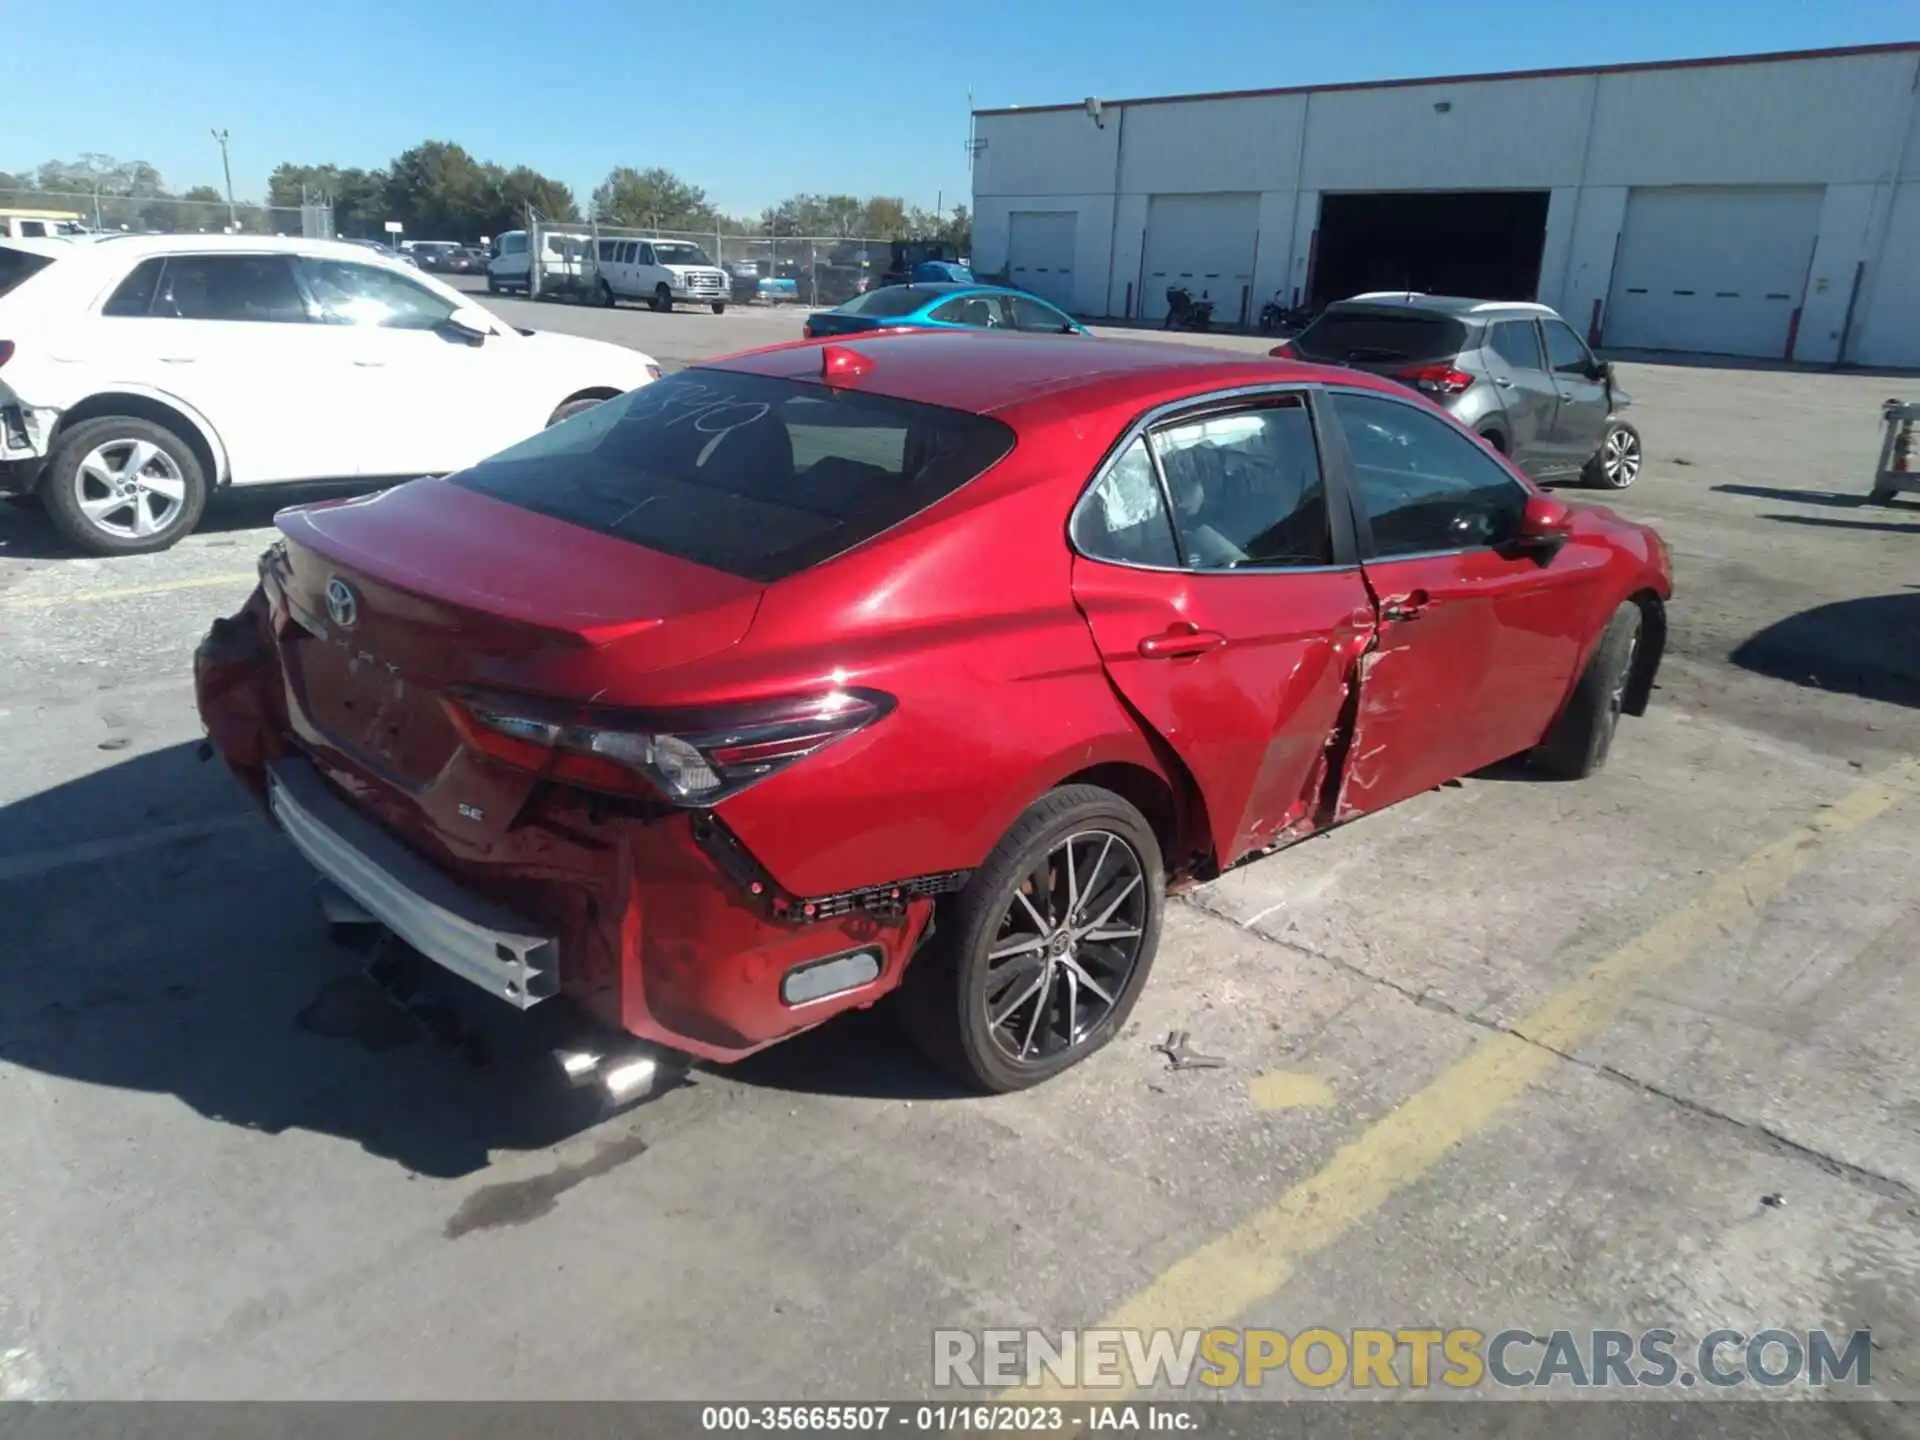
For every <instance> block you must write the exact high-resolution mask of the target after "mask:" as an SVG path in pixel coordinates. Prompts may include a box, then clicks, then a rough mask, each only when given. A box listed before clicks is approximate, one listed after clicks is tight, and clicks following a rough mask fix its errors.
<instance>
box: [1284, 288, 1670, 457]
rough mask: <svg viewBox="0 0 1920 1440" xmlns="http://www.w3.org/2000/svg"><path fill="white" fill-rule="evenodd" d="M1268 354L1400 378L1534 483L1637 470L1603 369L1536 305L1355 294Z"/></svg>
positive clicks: (1636, 441)
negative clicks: (1510, 462)
mask: <svg viewBox="0 0 1920 1440" xmlns="http://www.w3.org/2000/svg"><path fill="white" fill-rule="evenodd" d="M1272 353H1273V354H1275V355H1277V356H1282V357H1285V358H1288V359H1300V360H1311V361H1314V362H1316V363H1319V364H1323V365H1347V366H1351V367H1352V368H1354V369H1356V370H1366V371H1369V372H1371V373H1373V374H1375V375H1385V376H1389V377H1391V378H1393V379H1396V380H1402V381H1405V382H1406V383H1407V384H1408V385H1411V386H1413V387H1414V388H1416V389H1418V390H1420V391H1421V392H1422V393H1423V394H1425V395H1427V396H1428V397H1429V398H1430V399H1432V400H1433V402H1434V403H1435V404H1437V405H1439V406H1441V407H1442V408H1443V409H1445V410H1447V411H1448V412H1449V413H1450V414H1452V415H1453V417H1454V418H1455V419H1456V420H1458V421H1460V422H1461V424H1463V425H1465V426H1467V427H1468V428H1469V429H1471V430H1474V431H1476V432H1478V433H1479V434H1480V435H1481V436H1482V437H1484V438H1485V440H1486V441H1487V443H1488V444H1489V445H1491V446H1493V447H1494V449H1496V450H1498V451H1499V452H1500V453H1501V454H1503V455H1506V456H1508V457H1509V458H1510V459H1512V461H1513V462H1514V463H1515V464H1516V465H1518V466H1519V467H1520V468H1521V469H1522V470H1524V471H1525V472H1526V473H1527V474H1528V475H1530V476H1532V477H1533V478H1534V479H1536V480H1571V479H1574V478H1576V477H1577V478H1579V479H1581V480H1584V481H1585V482H1586V483H1587V484H1589V485H1596V486H1599V487H1601V488H1602V489H1607V490H1624V489H1626V488H1627V486H1629V485H1631V484H1633V482H1634V481H1635V480H1636V479H1637V478H1638V477H1639V474H1640V432H1639V431H1637V430H1635V429H1634V428H1633V426H1631V425H1629V424H1628V423H1627V422H1626V421H1625V420H1622V419H1621V418H1620V412H1621V410H1623V409H1625V408H1626V405H1627V403H1628V397H1627V394H1626V392H1625V391H1624V390H1622V389H1621V388H1620V387H1619V385H1618V384H1616V383H1615V381H1614V378H1613V367H1612V366H1611V365H1609V364H1608V363H1607V362H1606V361H1604V360H1599V359H1596V358H1595V357H1594V354H1593V352H1592V351H1591V350H1589V349H1588V348H1587V346H1586V342H1585V341H1583V340H1582V339H1581V338H1580V336H1579V335H1578V334H1577V333H1576V332H1575V330H1574V328H1573V327H1572V326H1571V325H1569V324H1567V322H1566V321H1565V320H1563V319H1561V318H1560V316H1559V315H1557V314H1556V313H1555V312H1554V311H1552V310H1551V309H1549V308H1548V307H1547V306H1545V305H1535V304H1531V303H1529V302H1526V301H1520V300H1464V299H1460V298H1458V297H1455V296H1450V295H1420V294H1403V293H1401V292H1400V291H1397V290H1396V291H1393V292H1391V293H1385V294H1377V295H1356V296H1354V297H1353V298H1352V299H1350V300H1339V301H1336V302H1334V303H1333V304H1331V305H1329V306H1328V307H1327V308H1326V309H1325V310H1323V311H1321V312H1320V316H1319V318H1318V319H1316V320H1315V321H1314V322H1313V323H1312V324H1311V325H1309V326H1307V328H1306V329H1304V330H1302V331H1301V332H1300V333H1299V334H1298V335H1296V336H1294V337H1293V338H1292V339H1291V340H1288V341H1285V342H1283V343H1282V344H1280V345H1278V346H1276V347H1275V348H1274V350H1273V352H1272Z"/></svg>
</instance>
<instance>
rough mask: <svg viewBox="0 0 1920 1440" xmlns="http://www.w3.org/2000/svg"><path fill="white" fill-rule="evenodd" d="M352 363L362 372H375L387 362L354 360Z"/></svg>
mask: <svg viewBox="0 0 1920 1440" xmlns="http://www.w3.org/2000/svg"><path fill="white" fill-rule="evenodd" d="M353 363H354V364H356V365H358V366H359V367H360V368H361V369H363V370H377V369H379V368H380V367H381V366H383V365H385V364H386V363H387V362H386V361H384V360H356V361H354V362H353Z"/></svg>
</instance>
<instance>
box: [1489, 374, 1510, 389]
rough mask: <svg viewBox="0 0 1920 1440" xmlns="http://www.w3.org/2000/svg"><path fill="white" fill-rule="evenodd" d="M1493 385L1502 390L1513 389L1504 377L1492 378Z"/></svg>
mask: <svg viewBox="0 0 1920 1440" xmlns="http://www.w3.org/2000/svg"><path fill="white" fill-rule="evenodd" d="M1493 383H1494V384H1496V385H1498V386H1499V387H1500V388H1501V389H1502V390H1511V389H1512V388H1513V382H1512V381H1511V380H1509V379H1507V378H1506V376H1504V375H1496V376H1494V377H1493Z"/></svg>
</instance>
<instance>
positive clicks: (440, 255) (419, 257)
mask: <svg viewBox="0 0 1920 1440" xmlns="http://www.w3.org/2000/svg"><path fill="white" fill-rule="evenodd" d="M406 253H407V254H408V255H411V256H412V257H413V263H414V264H416V265H418V266H419V267H420V268H421V269H422V270H432V271H435V272H437V273H440V274H445V273H446V272H447V271H449V270H451V269H452V268H453V266H452V263H451V262H452V260H453V257H454V256H455V255H458V254H460V253H461V248H460V246H458V245H456V244H455V243H454V242H453V241H451V240H415V241H414V242H413V243H412V244H410V245H408V246H407V247H406Z"/></svg>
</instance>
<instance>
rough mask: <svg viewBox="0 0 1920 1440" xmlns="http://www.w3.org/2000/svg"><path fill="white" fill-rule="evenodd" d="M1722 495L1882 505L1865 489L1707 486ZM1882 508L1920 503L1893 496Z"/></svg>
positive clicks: (1836, 505)
mask: <svg viewBox="0 0 1920 1440" xmlns="http://www.w3.org/2000/svg"><path fill="white" fill-rule="evenodd" d="M1709 488H1710V489H1712V490H1715V491H1717V492H1718V493H1720V494H1722V495H1747V496H1751V497H1752V498H1754V499H1756V500H1785V501H1788V502H1790V503H1792V504H1795V505H1827V506H1831V507H1832V508H1833V509H1836V510H1859V509H1866V508H1872V509H1876V510H1878V509H1881V508H1883V507H1881V506H1879V505H1877V504H1874V502H1872V501H1870V500H1868V498H1867V494H1866V491H1865V490H1862V491H1861V492H1860V493H1858V494H1854V495H1850V494H1848V493H1846V492H1845V491H1837V490H1792V489H1782V488H1780V487H1778V486H1774V485H1714V486H1710V487H1709ZM1884 508H1886V509H1889V510H1893V511H1895V512H1898V511H1899V510H1902V509H1910V510H1914V511H1920V505H1908V504H1907V502H1904V501H1901V500H1899V499H1898V497H1896V498H1895V501H1894V503H1893V504H1891V505H1888V506H1885V507H1884Z"/></svg>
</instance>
